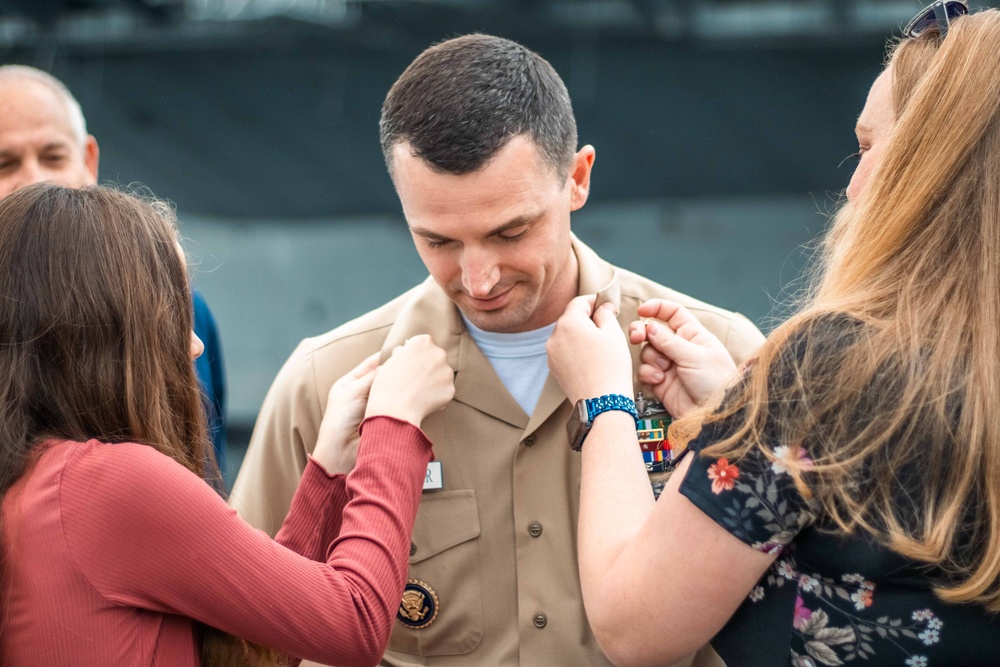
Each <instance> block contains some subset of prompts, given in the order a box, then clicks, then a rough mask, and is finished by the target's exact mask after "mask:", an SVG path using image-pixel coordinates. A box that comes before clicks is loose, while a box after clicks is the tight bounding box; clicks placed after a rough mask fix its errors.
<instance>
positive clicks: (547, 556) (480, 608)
mask: <svg viewBox="0 0 1000 667" xmlns="http://www.w3.org/2000/svg"><path fill="white" fill-rule="evenodd" d="M381 133H382V147H383V151H384V152H385V155H386V162H387V164H388V166H389V171H390V174H391V175H392V178H393V182H394V184H395V186H396V191H397V193H398V194H399V197H400V201H401V203H402V205H403V212H404V214H405V216H406V220H407V224H408V225H409V228H410V231H411V233H412V234H413V237H414V242H415V244H416V247H417V251H418V253H419V254H420V256H421V258H422V259H423V261H424V263H425V265H426V266H427V268H428V270H429V272H430V274H431V276H430V277H429V278H428V279H427V280H425V281H424V282H423V283H422V284H420V285H418V286H416V287H414V288H413V289H411V290H410V291H408V292H406V293H405V294H403V295H401V296H399V297H397V298H396V299H394V300H393V301H391V302H389V303H388V304H386V305H384V306H382V307H381V308H378V309H376V310H374V311H372V312H370V313H368V314H366V315H364V316H362V317H360V318H358V319H356V320H354V321H352V322H349V323H347V324H345V325H343V326H341V327H339V328H337V329H335V330H333V331H331V332H329V333H327V334H324V335H322V336H318V337H316V338H311V339H307V340H305V341H303V342H302V343H301V344H300V345H299V347H298V348H297V349H296V351H295V352H294V353H293V354H292V356H291V358H290V359H289V360H288V362H287V363H286V364H285V366H284V368H283V369H282V370H281V372H280V374H279V375H278V378H277V379H276V380H275V382H274V385H273V386H272V388H271V390H270V392H269V393H268V396H267V398H266V399H265V402H264V405H263V408H262V409H261V413H260V417H259V419H258V422H257V427H256V429H255V431H254V435H253V439H252V441H251V444H250V449H249V451H248V453H247V458H246V460H245V461H244V464H243V469H242V470H241V472H240V475H239V478H238V479H237V481H236V486H235V488H234V490H233V496H232V502H233V505H234V506H235V507H236V508H237V509H238V510H239V511H240V513H241V514H242V515H243V516H245V517H246V518H247V519H248V520H249V521H250V522H251V523H253V524H255V525H257V526H259V527H260V528H263V529H264V530H267V531H269V532H271V533H272V534H273V533H274V532H275V531H276V530H277V529H278V527H279V525H280V524H281V521H282V519H283V517H284V516H285V514H286V513H287V511H288V507H289V503H290V500H291V497H292V494H293V492H294V489H295V486H296V484H297V483H298V480H299V477H300V475H301V473H302V470H303V468H304V466H305V463H306V454H307V453H308V452H309V451H311V450H312V448H313V446H314V444H315V441H316V436H317V429H318V428H319V424H320V421H321V419H322V415H323V411H324V409H325V407H326V400H327V394H328V392H329V390H330V387H331V385H332V384H333V382H334V380H336V378H338V377H340V376H341V375H342V374H343V373H345V372H347V371H348V370H350V369H351V368H352V367H353V366H354V365H356V364H357V363H358V362H359V361H360V360H361V359H363V358H365V357H366V356H368V355H370V354H372V353H373V352H376V351H381V352H382V354H383V356H386V355H388V354H390V353H391V351H392V349H393V348H394V347H395V346H397V345H400V344H402V343H403V342H404V341H405V340H406V339H407V338H408V337H410V336H413V335H416V334H420V333H428V334H430V335H431V337H432V338H433V339H434V341H435V342H436V343H437V344H438V345H440V346H441V347H442V348H444V349H445V350H446V351H447V353H448V359H449V363H450V364H451V366H452V368H454V370H455V398H454V400H453V401H452V402H451V403H450V404H449V405H448V406H447V407H446V408H445V409H444V410H442V411H441V412H438V413H436V414H434V415H431V416H430V417H428V418H427V419H426V420H425V422H424V424H423V428H424V431H425V432H426V433H427V435H428V436H429V437H430V439H431V440H432V441H433V442H434V451H435V456H436V459H437V462H438V463H439V464H440V469H430V468H429V469H428V482H427V484H426V485H425V488H426V490H425V492H424V495H423V499H422V501H421V505H420V510H419V513H418V515H417V522H416V528H415V530H414V536H413V543H412V545H411V549H410V571H409V583H408V584H407V589H406V591H405V592H404V594H403V600H402V603H401V605H400V610H399V613H398V615H397V625H396V627H395V629H394V631H393V634H392V639H391V641H390V645H389V651H388V653H387V654H386V656H385V659H384V664H386V665H395V666H410V665H435V666H441V667H449V666H452V665H482V666H486V665H489V666H492V665H525V666H529V667H530V666H536V665H537V666H540V667H547V666H553V665H555V666H558V665H566V666H574V667H575V666H578V665H607V664H609V663H608V662H607V660H606V659H605V658H604V656H603V655H602V653H601V651H600V648H599V646H598V645H597V643H596V640H595V639H594V637H593V635H592V634H591V632H590V629H589V626H588V624H587V618H586V615H585V613H584V608H583V601H582V598H581V592H580V583H579V577H578V573H577V560H576V521H577V514H578V509H579V497H578V496H579V486H580V458H579V455H578V454H577V453H575V452H573V451H571V450H570V448H569V446H568V441H567V434H566V423H567V420H568V417H569V414H570V410H571V406H570V405H569V404H568V401H567V400H566V397H565V396H564V395H563V393H562V391H561V390H560V389H559V387H558V385H557V384H556V382H555V381H554V380H553V379H552V378H550V377H548V371H547V368H546V357H545V352H544V345H545V340H546V339H547V338H548V335H549V334H550V333H551V330H552V327H553V325H554V323H555V321H556V319H557V318H558V317H559V315H560V314H562V312H563V310H564V309H565V307H566V305H567V304H568V302H569V301H570V300H571V299H572V298H573V297H575V296H577V295H578V294H593V293H596V292H597V291H599V290H603V293H604V294H607V295H608V297H609V298H610V300H611V301H612V302H614V303H615V305H616V306H617V307H618V310H619V312H620V316H619V320H620V322H621V325H622V328H623V329H624V328H626V327H627V326H628V323H629V322H631V321H632V320H634V319H636V318H637V314H636V308H637V307H638V305H639V304H640V303H642V302H643V301H644V300H646V299H650V298H667V299H672V300H676V301H679V302H681V303H683V304H684V305H686V306H687V307H688V308H690V309H691V310H692V311H693V312H694V313H695V314H696V315H697V316H698V317H699V319H701V321H702V322H703V323H704V324H705V325H706V326H707V327H708V328H709V329H710V330H711V331H712V333H714V334H715V335H716V336H718V337H719V338H720V339H721V340H722V341H723V342H724V343H725V344H726V346H727V348H728V349H729V351H730V353H731V354H732V355H733V358H734V359H736V361H737V362H740V361H742V360H743V359H745V358H746V357H747V356H748V355H750V354H751V353H752V352H753V351H754V350H755V349H756V347H757V346H758V345H759V344H760V342H761V341H762V340H763V337H762V336H761V334H760V332H758V331H757V329H756V328H755V327H754V326H753V325H752V324H751V323H750V322H749V321H748V320H747V319H746V318H744V317H742V316H740V315H737V314H734V313H730V312H727V311H724V310H721V309H719V308H715V307H713V306H709V305H707V304H704V303H702V302H699V301H696V300H695V299H692V298H690V297H687V296H685V295H683V294H679V293H677V292H674V291H673V290H670V289H668V288H666V287H663V286H661V285H658V284H656V283H654V282H652V281H650V280H647V279H644V278H642V277H640V276H638V275H635V274H633V273H630V272H628V271H625V270H622V269H616V268H615V267H613V266H611V265H610V264H608V263H607V262H605V261H603V260H602V259H600V257H598V256H597V254H595V253H594V251H592V250H591V249H590V248H588V247H587V246H585V245H584V244H583V243H581V242H580V241H579V240H578V239H576V238H575V237H574V236H573V235H572V233H571V232H570V213H571V211H575V210H577V209H579V208H580V207H581V206H583V205H584V203H585V202H586V199H587V195H588V192H589V187H590V173H591V167H592V165H593V160H594V149H593V148H592V147H590V146H585V147H583V148H581V149H579V150H577V149H576V125H575V121H574V120H573V114H572V108H571V106H570V102H569V96H568V94H567V93H566V89H565V87H564V86H563V84H562V81H561V80H560V79H559V77H558V75H557V74H556V73H555V71H554V70H552V68H551V66H550V65H549V64H548V63H547V62H545V61H544V60H543V59H542V58H540V57H539V56H538V55H537V54H534V53H532V52H531V51H528V50H527V49H525V48H523V47H521V46H519V45H517V44H514V43H513V42H509V41H507V40H503V39H499V38H495V37H489V36H483V35H470V36H466V37H461V38H458V39H453V40H449V41H447V42H444V43H442V44H439V45H437V46H434V47H432V48H430V49H428V50H427V51H425V52H424V53H423V54H421V55H420V56H419V57H418V58H417V60H416V61H414V63H413V64H411V65H410V67H409V68H407V70H406V72H404V73H403V75H402V76H401V77H400V79H399V81H397V82H396V84H395V85H394V86H393V88H392V90H391V91H390V93H389V95H388V97H387V99H386V102H385V105H384V106H383V111H382V122H381ZM637 359H638V349H636V350H635V351H634V357H633V361H634V363H636V364H638V361H637ZM637 389H638V387H637ZM432 465H433V464H432ZM677 575H678V573H666V572H665V573H649V576H651V577H654V576H677ZM685 664H687V663H685ZM693 664H695V665H699V666H701V665H719V664H721V662H719V660H718V658H717V657H716V656H715V655H714V652H712V651H711V650H710V649H704V650H702V651H701V652H700V653H699V654H698V655H697V656H695V657H694V662H693Z"/></svg>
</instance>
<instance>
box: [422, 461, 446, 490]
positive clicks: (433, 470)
mask: <svg viewBox="0 0 1000 667" xmlns="http://www.w3.org/2000/svg"><path fill="white" fill-rule="evenodd" d="M443 488H444V474H443V473H442V471H441V462H440V461H431V462H430V463H428V464H427V475H426V476H425V477H424V491H434V490H435V489H443Z"/></svg>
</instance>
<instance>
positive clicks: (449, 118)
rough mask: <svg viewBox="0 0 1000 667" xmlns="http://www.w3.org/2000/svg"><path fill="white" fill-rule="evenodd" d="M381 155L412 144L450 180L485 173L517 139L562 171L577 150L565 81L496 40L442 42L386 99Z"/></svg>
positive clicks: (525, 52) (523, 51)
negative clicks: (530, 144) (523, 138)
mask: <svg viewBox="0 0 1000 667" xmlns="http://www.w3.org/2000/svg"><path fill="white" fill-rule="evenodd" d="M379 129H380V135H381V143H382V153H383V154H384V156H385V162H386V165H387V166H388V167H389V171H390V173H391V172H392V151H393V148H394V147H395V146H396V144H398V143H402V142H405V143H407V144H409V146H410V150H411V151H412V152H413V155H414V156H416V157H419V158H421V159H422V160H424V161H425V162H426V163H427V164H428V165H429V166H430V167H431V168H433V169H436V170H438V171H440V172H444V173H450V174H456V175H461V174H468V173H472V172H474V171H477V170H479V169H480V168H482V167H483V166H484V165H486V163H487V162H489V160H490V159H491V158H492V157H493V156H494V155H496V153H497V152H498V151H499V150H500V149H502V148H503V147H504V146H506V145H507V143H508V142H509V141H510V140H511V139H513V138H514V137H516V136H520V135H524V136H527V137H528V138H529V139H531V140H532V141H533V142H534V143H535V145H536V146H537V147H538V148H539V150H540V151H541V155H542V157H543V158H544V160H545V161H546V163H547V164H549V165H550V166H551V167H552V168H554V169H556V170H557V171H558V172H560V173H561V172H563V171H566V170H568V169H569V167H570V165H571V164H572V160H573V154H574V152H575V151H576V119H575V118H574V117H573V106H572V104H571V103H570V99H569V93H568V92H567V90H566V86H565V85H564V84H563V82H562V79H560V78H559V75H558V74H556V71H555V70H554V69H553V68H552V65H550V64H549V63H548V62H547V61H546V60H545V59H544V58H542V57H541V56H539V55H538V54H537V53H535V52H533V51H531V50H529V49H527V48H525V47H523V46H521V45H520V44H517V43H516V42H512V41H510V40H509V39H503V38H501V37H493V36H492V35H465V36H464V37H457V38H455V39H450V40H448V41H446V42H441V43H440V44H436V45H434V46H432V47H430V48H429V49H427V50H426V51H424V52H423V53H421V54H420V55H419V56H417V59H416V60H414V61H413V63H412V64H410V66H409V67H407V68H406V70H405V71H404V72H403V74H402V75H401V76H400V77H399V79H398V80H397V81H396V83H395V84H393V86H392V88H391V89H390V90H389V94H388V95H387V96H386V98H385V103H384V104H383V105H382V119H381V121H380V122H379Z"/></svg>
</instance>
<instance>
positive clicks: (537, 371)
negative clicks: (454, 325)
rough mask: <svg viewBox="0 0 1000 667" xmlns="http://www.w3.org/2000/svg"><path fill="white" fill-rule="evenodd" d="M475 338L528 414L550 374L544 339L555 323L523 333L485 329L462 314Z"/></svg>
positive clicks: (533, 408) (470, 333)
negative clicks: (497, 331)
mask: <svg viewBox="0 0 1000 667" xmlns="http://www.w3.org/2000/svg"><path fill="white" fill-rule="evenodd" d="M462 320H464V321H465V326H466V328H467V329H468V330H469V335H470V336H472V340H474V341H476V345H478V346H479V349H480V350H482V352H483V354H484V355H486V358H487V359H489V360H490V363H491V364H492V365H493V370H494V371H496V374H497V376H498V377H499V378H500V381H501V382H503V386H504V387H506V388H507V391H508V392H510V395H511V396H513V397H514V400H515V401H517V404H518V405H520V406H521V409H522V410H524V411H525V412H526V413H527V414H528V415H530V414H531V413H532V412H534V411H535V405H536V404H537V403H538V397H539V396H541V395H542V388H543V387H544V386H545V379H546V378H547V377H548V375H549V356H548V354H546V353H545V343H546V341H548V339H549V336H551V335H552V330H553V329H555V326H556V325H555V323H552V324H550V325H548V326H547V327H542V328H541V329H535V330H533V331H524V332H522V333H494V332H492V331H483V330H482V329H480V328H479V327H477V326H476V325H475V324H473V323H472V322H470V321H469V320H467V319H466V318H465V315H462Z"/></svg>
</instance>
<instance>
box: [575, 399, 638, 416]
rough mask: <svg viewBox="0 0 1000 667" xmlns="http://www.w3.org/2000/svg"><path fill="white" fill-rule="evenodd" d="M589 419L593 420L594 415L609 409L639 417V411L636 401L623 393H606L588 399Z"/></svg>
mask: <svg viewBox="0 0 1000 667" xmlns="http://www.w3.org/2000/svg"><path fill="white" fill-rule="evenodd" d="M586 402H587V421H589V422H593V421H594V417H596V416H597V415H599V414H601V413H602V412H608V411H609V410H621V411H622V412H627V413H629V414H630V415H632V419H639V411H638V410H636V409H635V401H633V400H632V399H631V398H629V397H628V396H624V395H622V394H605V395H604V396H598V397H597V398H588V399H587V401H586Z"/></svg>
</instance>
